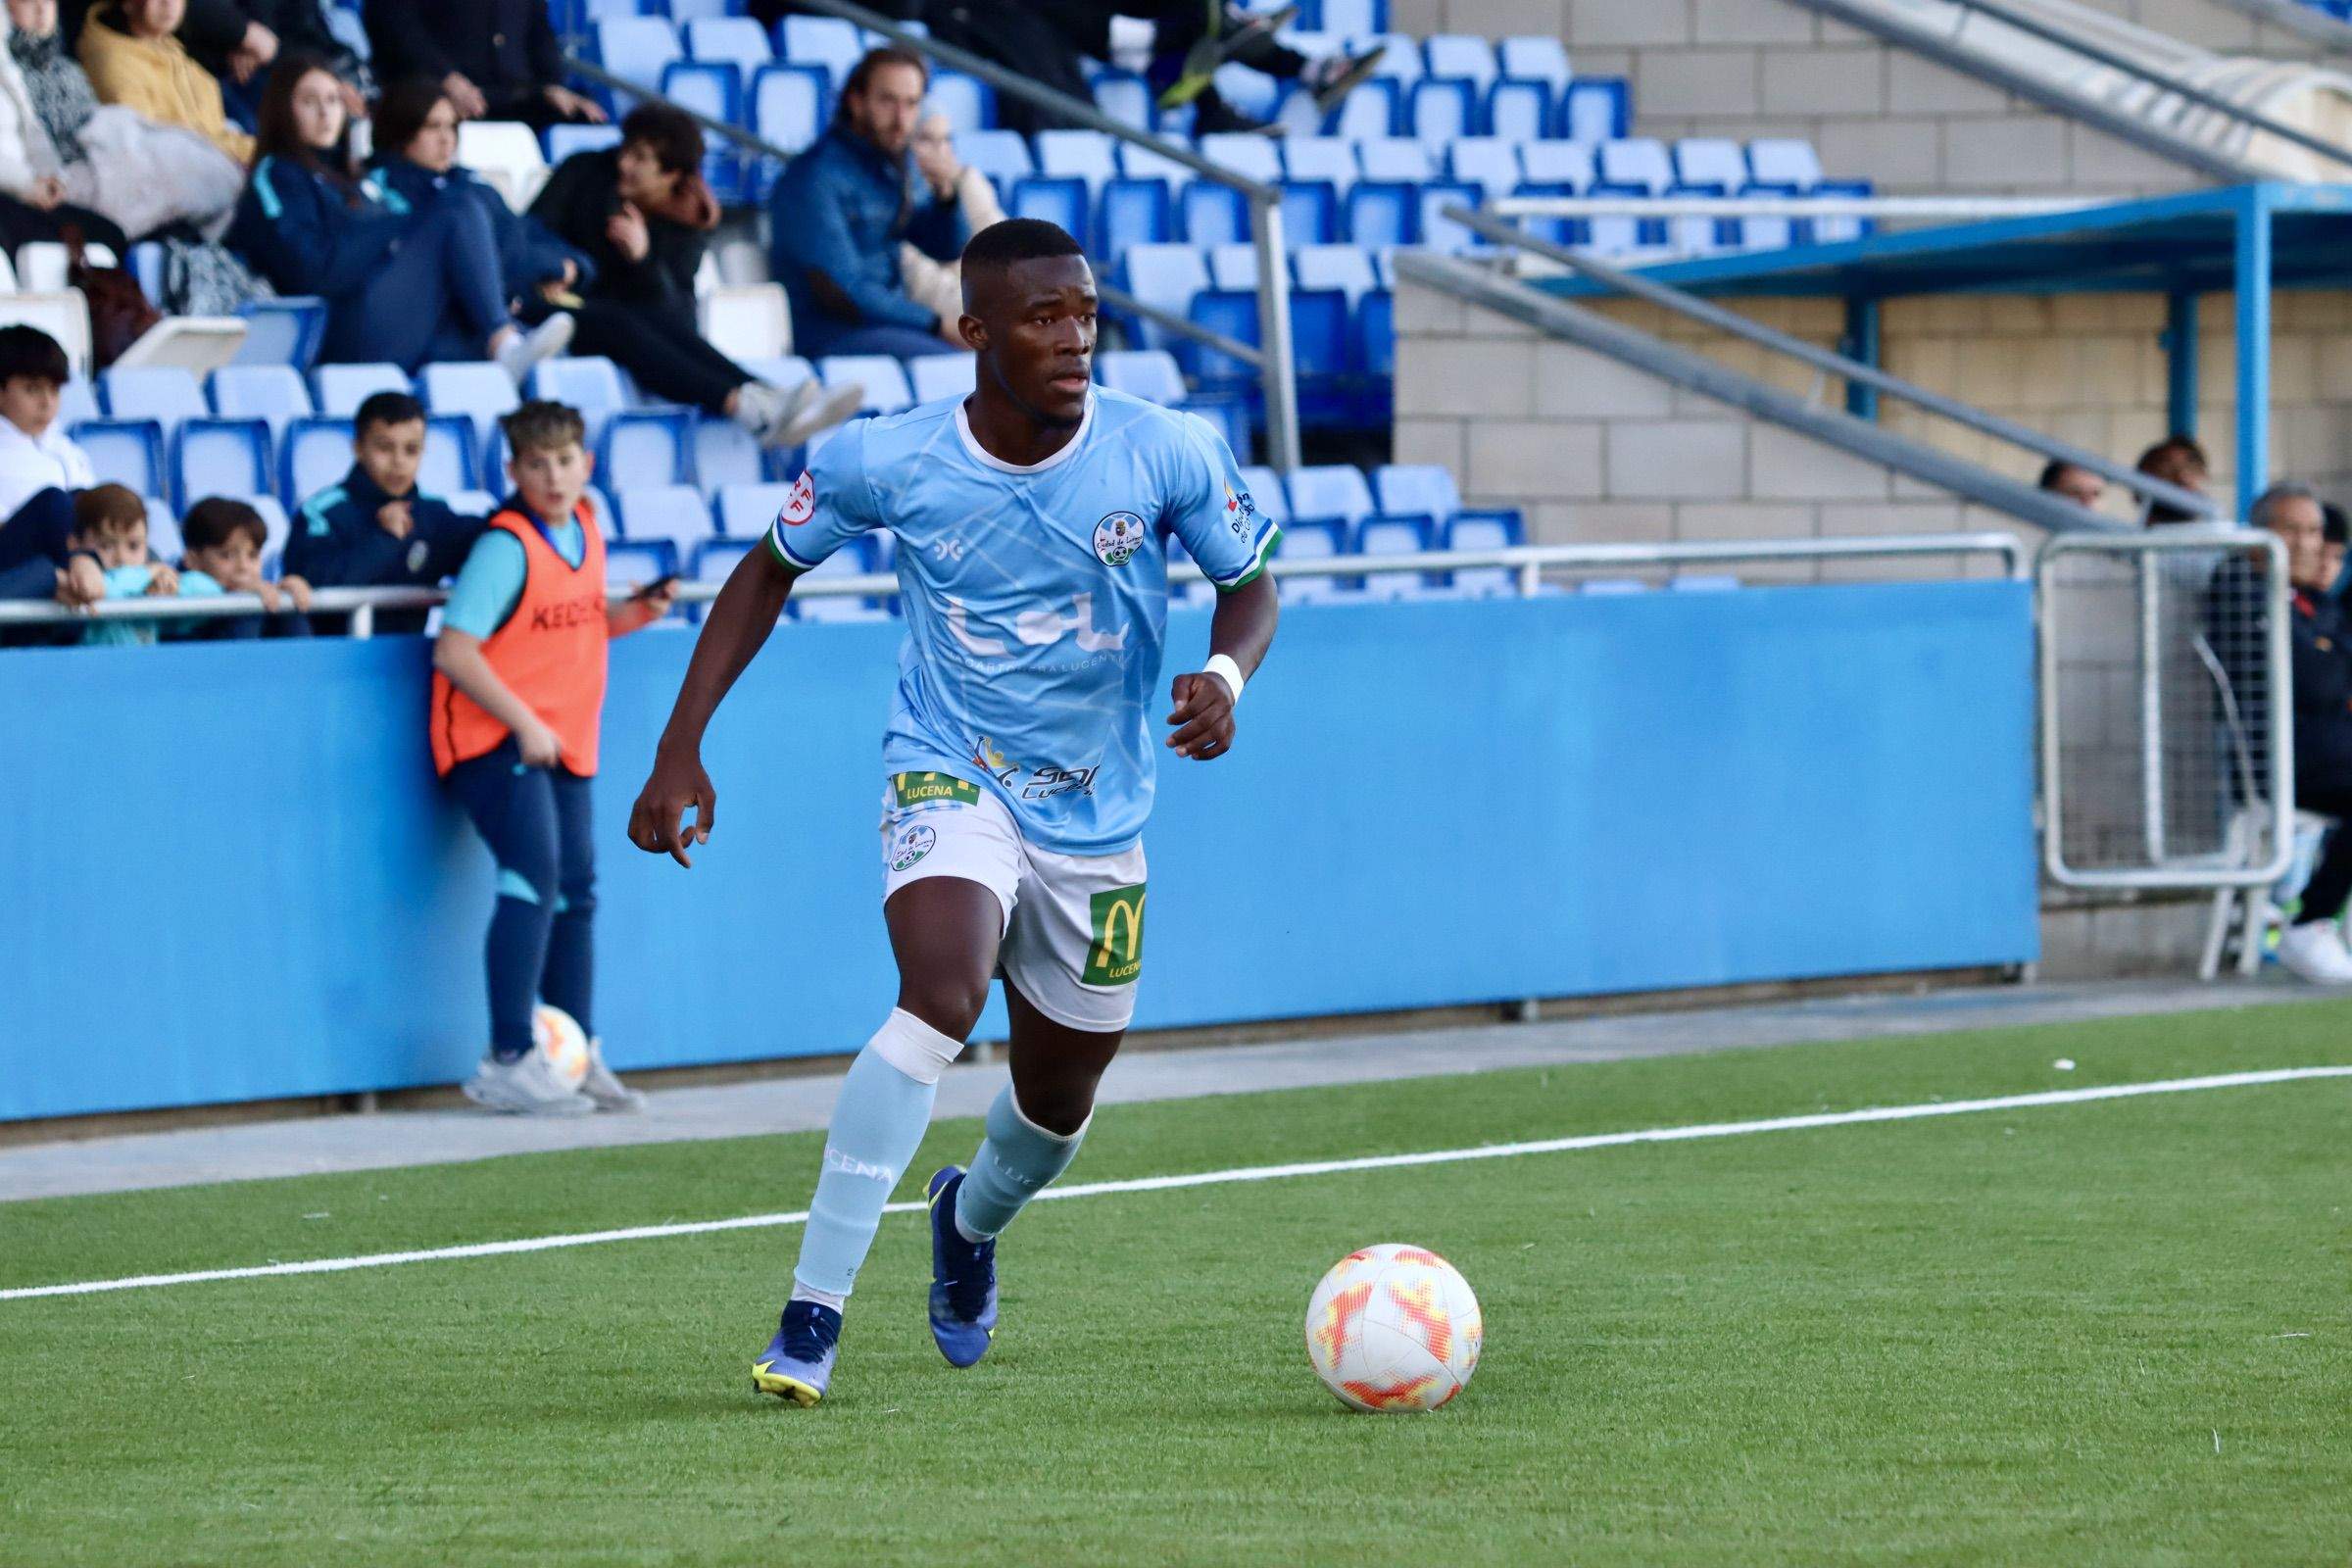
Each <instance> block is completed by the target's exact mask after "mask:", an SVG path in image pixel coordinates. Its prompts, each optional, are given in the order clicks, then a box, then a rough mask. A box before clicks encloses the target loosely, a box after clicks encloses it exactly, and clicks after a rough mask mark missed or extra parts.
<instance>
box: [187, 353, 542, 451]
mask: <svg viewBox="0 0 2352 1568" xmlns="http://www.w3.org/2000/svg"><path fill="white" fill-rule="evenodd" d="M432 368H433V367H431V366H427V367H426V370H427V371H428V372H429V371H430V370H431V369H432ZM483 368H484V369H486V370H488V371H489V372H490V373H491V374H493V375H495V376H497V377H498V378H499V379H500V380H501V381H505V380H506V379H507V376H506V372H505V371H503V370H501V369H499V368H498V367H496V366H494V365H485V366H484V367H483ZM513 387H514V383H513V382H508V389H509V390H510V391H512V390H513ZM213 412H214V413H216V414H218V415H220V416H221V417H222V418H224V419H261V420H264V421H265V422H267V423H268V424H269V426H270V437H271V438H272V439H275V438H276V437H277V436H278V435H280V434H282V433H283V432H284V430H285V428H286V421H287V420H288V419H292V418H295V417H299V416H301V415H305V414H309V413H311V412H312V404H311V389H310V388H309V387H307V386H304V385H303V384H302V377H301V375H299V374H298V373H296V371H295V369H294V368H293V367H292V366H290V365H223V366H222V367H221V368H219V369H218V370H215V371H214V372H213Z"/></svg>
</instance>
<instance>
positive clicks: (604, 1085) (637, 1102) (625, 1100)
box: [580, 1035, 645, 1111]
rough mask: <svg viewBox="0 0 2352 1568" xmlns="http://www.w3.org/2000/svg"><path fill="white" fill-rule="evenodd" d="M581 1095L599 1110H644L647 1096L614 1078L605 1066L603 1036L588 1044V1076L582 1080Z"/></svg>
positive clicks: (610, 1070)
mask: <svg viewBox="0 0 2352 1568" xmlns="http://www.w3.org/2000/svg"><path fill="white" fill-rule="evenodd" d="M580 1093H581V1094H582V1095H584V1096H586V1097H587V1100H588V1103H590V1104H592V1105H594V1106H595V1107H596V1108H597V1109H599V1110H630V1111H635V1110H643V1109H644V1108H645V1096H643V1095H641V1094H639V1093H638V1092H637V1091H636V1090H634V1089H631V1088H630V1087H628V1085H626V1084H624V1083H622V1082H621V1081H620V1080H619V1079H617V1078H615V1077H613V1069H612V1068H610V1067H608V1066H606V1065H605V1042H604V1037H603V1036H601V1035H600V1036H597V1037H595V1038H592V1039H591V1040H590V1041H589V1042H588V1076H587V1077H585V1078H583V1079H581V1080H580Z"/></svg>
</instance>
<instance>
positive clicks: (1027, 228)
mask: <svg viewBox="0 0 2352 1568" xmlns="http://www.w3.org/2000/svg"><path fill="white" fill-rule="evenodd" d="M1085 254H1086V251H1085V249H1084V247H1082V246H1081V245H1079V243H1078V242H1077V241H1076V240H1074V239H1072V238H1071V237H1070V233H1069V230H1067V229H1065V228H1063V227H1062V226H1061V225H1060V224H1059V223H1049V222H1047V221H1045V220H1044V219H1042V218H1007V219H1005V221H1003V222H1001V223H991V224H989V225H988V226H987V227H986V228H984V229H982V230H981V231H980V232H979V233H977V234H974V235H973V236H972V237H971V239H970V241H969V242H968V243H967V244H965V246H964V247H963V302H964V305H965V307H966V308H967V309H968V308H969V307H970V305H971V302H972V289H973V286H974V282H975V280H976V279H979V278H984V277H995V276H998V275H1000V274H1002V273H1003V272H1004V271H1005V269H1006V268H1008V267H1011V266H1013V265H1014V264H1015V263H1019V262H1038V261H1045V260H1048V259H1050V258H1052V257H1056V256H1084V255H1085Z"/></svg>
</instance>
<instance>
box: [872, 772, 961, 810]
mask: <svg viewBox="0 0 2352 1568" xmlns="http://www.w3.org/2000/svg"><path fill="white" fill-rule="evenodd" d="M890 788H891V793H892V794H893V795H895V796H896V797H897V798H898V802H899V809H901V810H905V809H907V808H908V807H911V806H939V805H948V804H954V805H956V806H978V805H979V804H980V786H979V785H977V784H974V783H972V782H970V781H969V780H966V779H960V778H957V777H956V775H955V774H953V773H893V774H892V775H891V777H890Z"/></svg>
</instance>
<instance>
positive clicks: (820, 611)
mask: <svg viewBox="0 0 2352 1568" xmlns="http://www.w3.org/2000/svg"><path fill="white" fill-rule="evenodd" d="M874 569H875V566H874V561H873V557H872V555H871V554H870V553H869V551H868V548H867V543H866V541H865V540H863V539H853V540H851V541H850V542H849V543H848V544H846V545H844V546H843V547H842V548H841V549H839V550H836V551H834V552H833V554H831V555H829V556H827V557H826V558H825V559H824V560H822V561H820V562H818V563H817V564H816V568H815V569H814V570H812V571H810V572H809V573H807V574H806V576H804V577H803V578H802V580H803V581H808V580H811V579H818V578H825V577H858V576H863V575H864V574H865V573H867V572H870V571H872V570H874ZM785 608H786V609H788V610H789V611H790V612H791V613H792V618H793V619H795V620H831V621H845V620H887V619H889V618H890V613H889V612H888V611H886V610H884V609H883V608H882V607H881V606H880V605H878V604H876V603H875V602H874V601H872V600H870V599H866V598H855V599H853V598H847V597H836V596H833V595H829V594H828V595H822V596H816V595H811V596H809V597H806V598H804V597H803V596H801V595H799V594H795V595H793V597H792V598H791V599H790V600H788V601H787V602H786V606H785Z"/></svg>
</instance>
